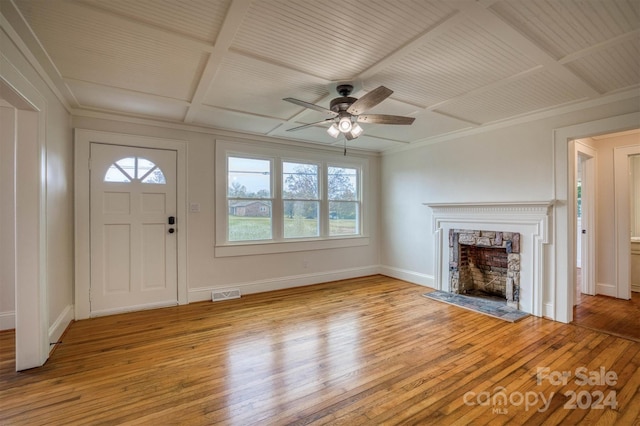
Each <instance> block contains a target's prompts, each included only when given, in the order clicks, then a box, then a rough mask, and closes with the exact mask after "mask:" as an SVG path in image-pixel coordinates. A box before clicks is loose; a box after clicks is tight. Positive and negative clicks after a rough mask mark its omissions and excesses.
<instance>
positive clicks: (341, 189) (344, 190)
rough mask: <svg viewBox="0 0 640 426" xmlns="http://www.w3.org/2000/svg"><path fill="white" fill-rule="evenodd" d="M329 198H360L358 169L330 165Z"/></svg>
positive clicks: (349, 199) (345, 199)
mask: <svg viewBox="0 0 640 426" xmlns="http://www.w3.org/2000/svg"><path fill="white" fill-rule="evenodd" d="M328 180H329V199H330V200H344V201H356V200H358V170H357V169H352V168H346V167H329V173H328Z"/></svg>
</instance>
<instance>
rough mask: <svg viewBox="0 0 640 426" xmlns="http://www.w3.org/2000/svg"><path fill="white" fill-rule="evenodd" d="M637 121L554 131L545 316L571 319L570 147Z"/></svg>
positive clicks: (618, 119)
mask: <svg viewBox="0 0 640 426" xmlns="http://www.w3.org/2000/svg"><path fill="white" fill-rule="evenodd" d="M638 122H640V113H637V112H634V113H630V114H624V115H619V116H615V117H609V118H603V119H601V120H596V121H591V122H586V123H582V124H576V125H573V126H568V127H561V128H558V129H554V131H553V155H554V160H553V162H554V174H553V182H554V185H553V198H554V199H555V200H556V204H555V208H554V210H553V224H554V225H553V234H554V236H555V240H554V243H553V247H552V256H553V258H554V259H555V267H554V268H553V271H551V272H552V279H551V281H552V282H555V286H552V287H551V288H550V289H549V290H550V292H551V294H548V295H546V296H545V297H546V298H547V299H548V300H545V303H546V304H548V305H549V306H548V310H547V312H546V314H545V316H548V317H549V318H551V319H553V320H556V321H560V322H564V323H568V322H571V321H573V297H574V293H575V291H574V287H573V285H570V283H574V282H575V268H576V257H575V250H574V244H572V241H575V239H576V226H577V224H576V206H575V203H574V202H573V201H572V200H575V197H576V190H575V188H573V183H574V174H575V170H574V169H575V161H574V159H573V157H572V155H571V154H573V146H571V145H572V144H573V143H574V140H575V139H581V138H586V137H589V136H595V135H603V134H605V133H614V132H621V131H624V130H630V129H637V128H638Z"/></svg>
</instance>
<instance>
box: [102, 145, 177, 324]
mask: <svg viewBox="0 0 640 426" xmlns="http://www.w3.org/2000/svg"><path fill="white" fill-rule="evenodd" d="M176 158H177V154H176V151H172V150H164V149H149V148H134V147H128V146H119V145H107V144H100V143H92V144H91V171H90V175H91V188H90V198H91V207H90V210H91V212H90V221H91V237H90V239H91V291H90V299H91V315H92V316H96V315H105V314H111V313H117V312H125V311H131V310H138V309H148V308H155V307H161V306H170V305H175V304H177V303H178V285H177V241H176V232H177V230H178V227H177V218H176Z"/></svg>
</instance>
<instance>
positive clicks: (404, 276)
mask: <svg viewBox="0 0 640 426" xmlns="http://www.w3.org/2000/svg"><path fill="white" fill-rule="evenodd" d="M380 273H381V274H382V275H386V276H389V277H391V278H397V279H399V280H403V281H408V282H410V283H413V284H418V285H422V286H425V287H430V288H435V282H436V280H435V277H434V276H433V275H427V274H422V273H420V272H415V271H409V270H407V269H400V268H394V267H392V266H385V265H382V266H380Z"/></svg>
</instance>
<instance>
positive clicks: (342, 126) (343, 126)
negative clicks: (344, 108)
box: [338, 116, 353, 133]
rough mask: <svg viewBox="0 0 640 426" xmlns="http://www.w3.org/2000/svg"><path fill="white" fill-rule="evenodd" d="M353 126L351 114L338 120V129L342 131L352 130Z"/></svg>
mask: <svg viewBox="0 0 640 426" xmlns="http://www.w3.org/2000/svg"><path fill="white" fill-rule="evenodd" d="M352 127H353V123H351V117H349V116H342V117H340V121H339V122H338V129H339V130H340V131H341V132H342V133H347V132H350V131H351V128H352Z"/></svg>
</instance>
